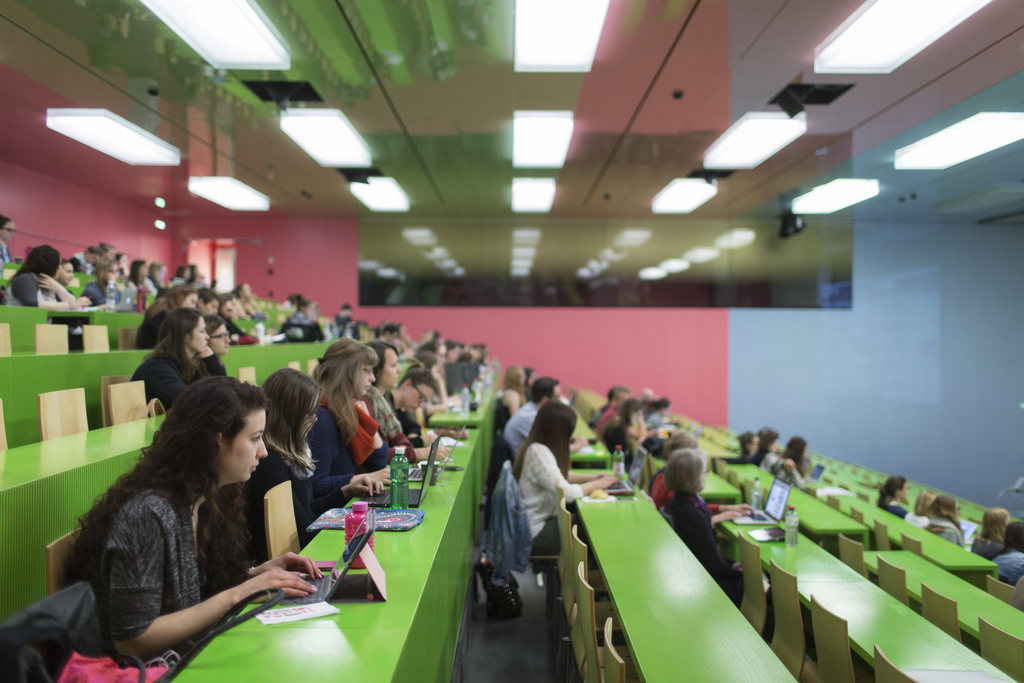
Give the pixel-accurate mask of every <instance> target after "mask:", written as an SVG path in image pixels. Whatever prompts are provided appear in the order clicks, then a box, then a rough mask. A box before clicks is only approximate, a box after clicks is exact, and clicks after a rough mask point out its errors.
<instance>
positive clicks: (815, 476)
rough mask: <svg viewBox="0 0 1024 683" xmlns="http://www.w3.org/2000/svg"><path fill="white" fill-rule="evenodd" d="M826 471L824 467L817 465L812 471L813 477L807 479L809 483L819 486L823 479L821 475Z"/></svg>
mask: <svg viewBox="0 0 1024 683" xmlns="http://www.w3.org/2000/svg"><path fill="white" fill-rule="evenodd" d="M824 471H825V466H824V465H815V466H814V469H813V470H811V475H810V476H809V477H807V483H809V484H817V483H818V480H819V479H821V474H822V473H823V472H824Z"/></svg>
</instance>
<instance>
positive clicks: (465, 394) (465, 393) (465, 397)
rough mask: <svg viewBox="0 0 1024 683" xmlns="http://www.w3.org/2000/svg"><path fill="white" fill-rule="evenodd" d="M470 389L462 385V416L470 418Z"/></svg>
mask: <svg viewBox="0 0 1024 683" xmlns="http://www.w3.org/2000/svg"><path fill="white" fill-rule="evenodd" d="M469 402H470V398H469V387H468V386H466V385H465V384H463V385H462V416H463V417H469Z"/></svg>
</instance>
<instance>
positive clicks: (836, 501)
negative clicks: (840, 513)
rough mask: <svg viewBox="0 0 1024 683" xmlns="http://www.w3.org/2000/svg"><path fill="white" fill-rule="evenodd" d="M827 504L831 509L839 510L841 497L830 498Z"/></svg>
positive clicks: (826, 500) (827, 499)
mask: <svg viewBox="0 0 1024 683" xmlns="http://www.w3.org/2000/svg"><path fill="white" fill-rule="evenodd" d="M825 502H826V503H828V504H829V507H832V508H835V509H836V510H838V509H839V496H829V497H828V498H826V499H825Z"/></svg>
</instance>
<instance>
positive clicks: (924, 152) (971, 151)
mask: <svg viewBox="0 0 1024 683" xmlns="http://www.w3.org/2000/svg"><path fill="white" fill-rule="evenodd" d="M1021 139H1024V112H981V113H980V114H975V115H974V116H971V117H970V118H966V119H964V120H963V121H961V122H960V123H954V124H953V125H952V126H950V127H949V128H945V129H943V130H940V131H939V132H938V133H935V134H934V135H929V136H928V137H926V138H924V139H922V140H918V141H917V142H915V143H914V144H912V145H907V146H906V147H901V148H899V149H898V150H896V157H895V166H896V168H897V169H900V170H907V169H935V170H941V169H944V168H949V167H950V166H955V165H957V164H959V163H962V162H964V161H967V160H968V159H973V158H974V157H977V156H981V155H982V154H987V153H988V152H991V151H993V150H996V149H999V148H1000V147H1004V146H1006V145H1009V144H1011V143H1014V142H1017V141H1018V140H1021Z"/></svg>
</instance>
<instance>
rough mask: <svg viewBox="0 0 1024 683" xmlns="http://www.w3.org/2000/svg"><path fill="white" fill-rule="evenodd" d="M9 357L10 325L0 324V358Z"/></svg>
mask: <svg viewBox="0 0 1024 683" xmlns="http://www.w3.org/2000/svg"><path fill="white" fill-rule="evenodd" d="M9 355H11V324H10V323H0V356H9Z"/></svg>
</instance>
